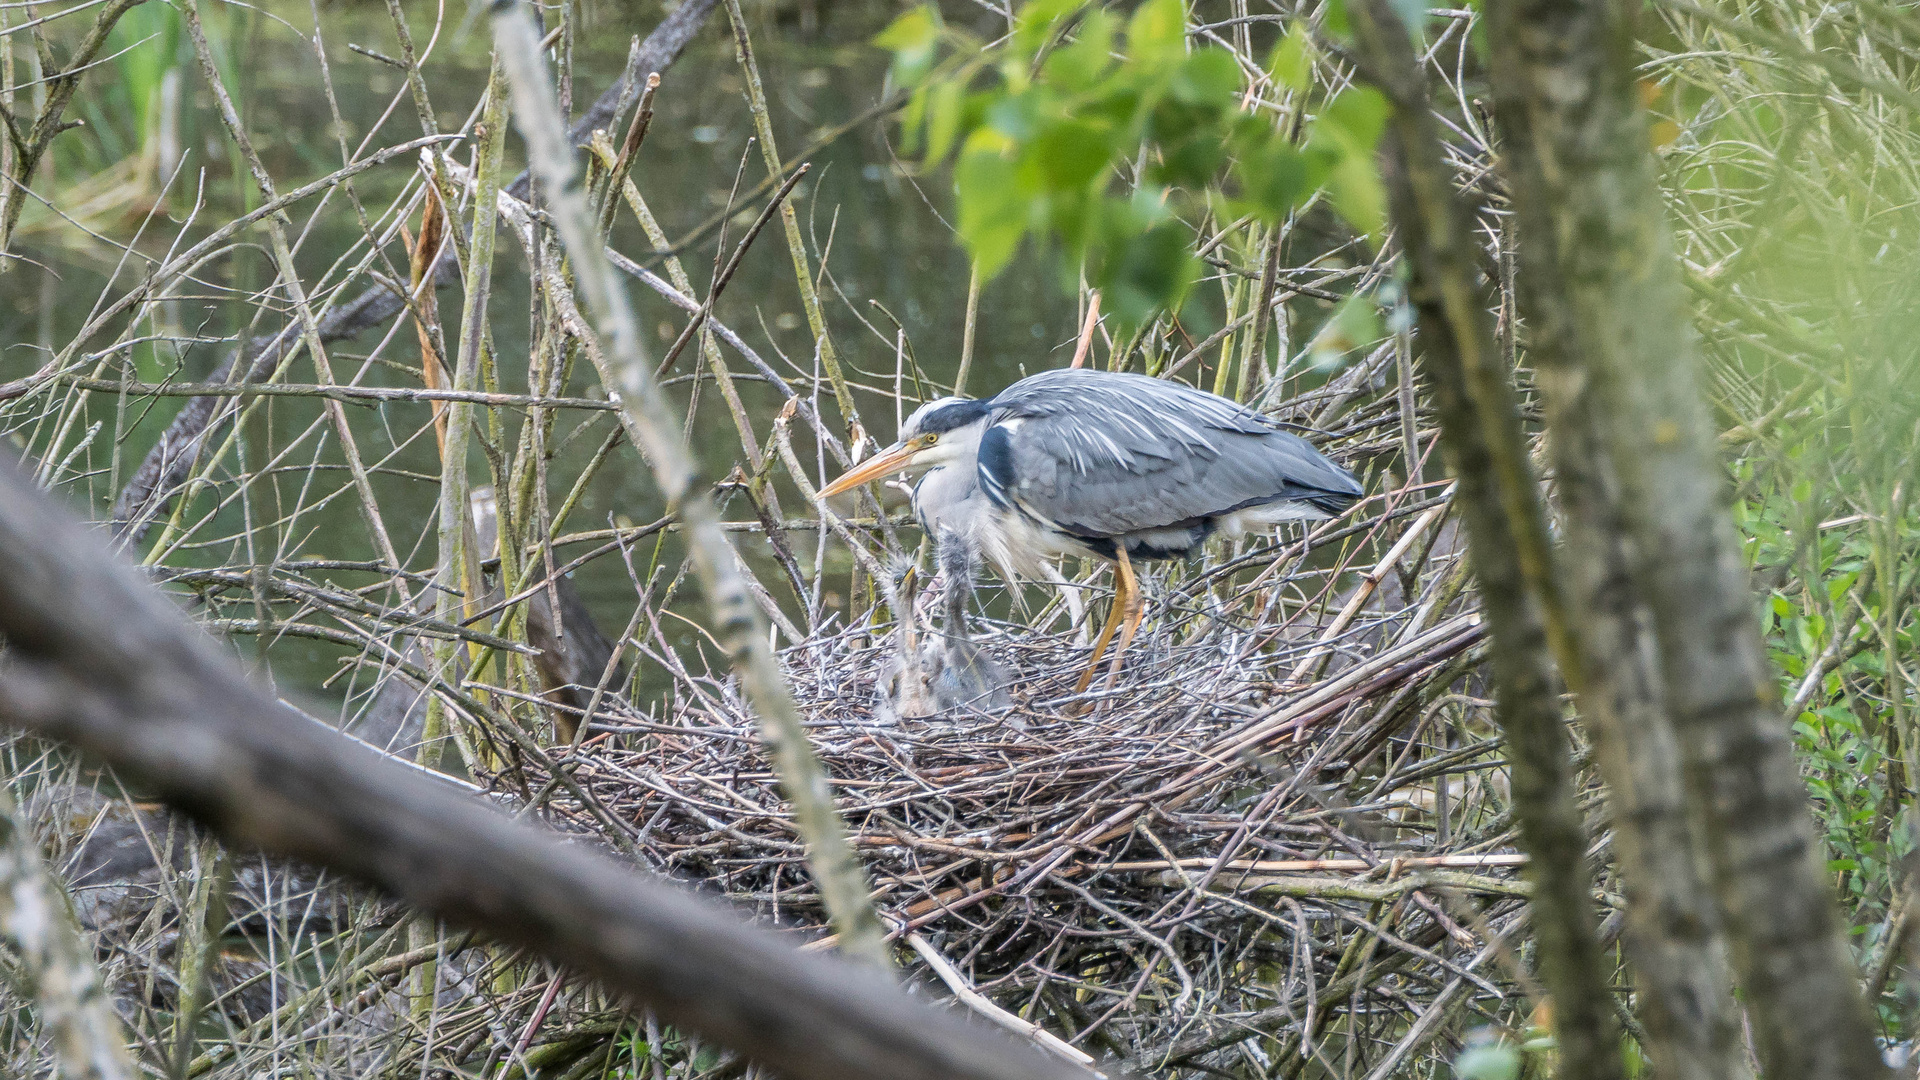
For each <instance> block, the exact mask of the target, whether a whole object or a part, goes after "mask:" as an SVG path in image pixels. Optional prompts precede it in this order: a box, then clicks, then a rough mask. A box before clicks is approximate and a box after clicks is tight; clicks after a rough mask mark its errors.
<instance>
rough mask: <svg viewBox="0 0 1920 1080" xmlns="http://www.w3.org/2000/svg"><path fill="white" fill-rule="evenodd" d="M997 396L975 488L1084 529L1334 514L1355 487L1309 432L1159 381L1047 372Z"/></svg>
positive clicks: (1117, 530)
mask: <svg viewBox="0 0 1920 1080" xmlns="http://www.w3.org/2000/svg"><path fill="white" fill-rule="evenodd" d="M993 404H994V406H995V422H994V428H995V429H997V430H991V431H989V437H988V438H987V439H986V440H985V441H983V444H982V447H981V451H982V453H981V473H982V476H981V479H982V482H983V486H985V487H986V488H987V489H988V491H989V493H992V494H996V495H999V496H1002V497H1007V496H1010V497H1012V498H1013V499H1016V500H1017V501H1019V502H1022V503H1025V504H1026V505H1027V506H1028V507H1029V508H1031V509H1032V510H1033V511H1034V512H1036V513H1038V514H1040V515H1041V516H1043V517H1045V518H1046V519H1047V520H1049V521H1052V522H1055V523H1057V524H1059V525H1062V526H1064V527H1067V528H1068V529H1069V531H1071V532H1075V533H1078V534H1081V535H1085V536H1115V535H1119V534H1122V533H1127V532H1134V531H1137V530H1141V529H1151V528H1157V527H1163V526H1172V525H1180V524H1188V523H1196V522H1198V521H1201V520H1204V519H1206V518H1209V517H1213V516H1216V515H1220V514H1225V513H1229V512H1232V511H1234V510H1238V509H1243V508H1246V507H1249V506H1255V505H1260V504H1264V503H1271V502H1278V501H1284V500H1298V501H1303V502H1312V503H1315V504H1316V505H1318V506H1320V507H1322V508H1323V509H1329V510H1336V511H1337V510H1338V509H1340V508H1343V507H1345V506H1346V505H1348V504H1350V503H1351V502H1352V501H1353V500H1354V498H1356V497H1357V496H1358V495H1359V494H1360V493H1361V487H1360V484H1359V483H1358V481H1356V480H1355V479H1354V478H1353V476H1352V474H1350V473H1348V472H1347V471H1346V470H1345V469H1342V468H1340V467H1339V466H1337V465H1334V464H1333V463H1332V462H1330V461H1328V460H1327V459H1326V458H1324V457H1321V456H1320V455H1319V453H1317V452H1316V451H1315V450H1314V449H1313V447H1312V446H1310V445H1308V443H1307V442H1306V440H1304V439H1301V438H1299V437H1298V436H1296V435H1292V434H1290V433H1288V432H1284V431H1281V430H1279V429H1278V428H1277V427H1276V426H1275V425H1274V424H1273V423H1272V422H1270V421H1268V420H1267V419H1265V418H1264V417H1261V416H1260V415H1259V414H1257V413H1254V412H1252V411H1250V410H1248V409H1245V408H1243V407H1241V406H1240V405H1237V404H1235V403H1234V402H1231V401H1228V400H1227V399H1225V398H1222V397H1217V396H1215V395H1213V394H1208V393H1205V392H1203V391H1200V390H1195V389H1193V388H1192V387H1188V386H1184V385H1181V384H1179V383H1175V382H1170V381H1168V380H1165V379H1155V378H1150V377H1147V376H1144V375H1127V374H1115V373H1111V372H1088V371H1075V370H1060V371H1049V372H1045V373H1043V374H1040V375H1035V376H1032V377H1031V378H1027V379H1023V380H1021V381H1020V382H1018V383H1015V384H1014V385H1013V386H1011V387H1008V388H1007V389H1006V390H1005V391H1003V392H1002V393H1001V394H999V395H998V396H996V397H995V398H994V399H993ZM995 443H999V444H1000V445H998V446H995V445H993V444H995ZM990 471H992V472H993V473H994V474H995V475H989V473H990ZM1008 481H1011V483H1008Z"/></svg>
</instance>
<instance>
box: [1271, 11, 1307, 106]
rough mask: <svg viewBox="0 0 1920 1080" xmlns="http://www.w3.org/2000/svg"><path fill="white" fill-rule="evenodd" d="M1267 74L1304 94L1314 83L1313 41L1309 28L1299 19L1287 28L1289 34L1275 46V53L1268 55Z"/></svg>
mask: <svg viewBox="0 0 1920 1080" xmlns="http://www.w3.org/2000/svg"><path fill="white" fill-rule="evenodd" d="M1267 74H1269V75H1272V76H1273V81H1274V82H1277V83H1279V84H1280V85H1281V86H1284V87H1286V88H1287V89H1289V90H1291V91H1293V92H1294V93H1296V94H1304V93H1306V92H1307V88H1308V87H1309V86H1312V85H1313V42H1312V40H1311V39H1309V38H1308V37H1307V28H1306V26H1305V25H1303V24H1302V23H1300V22H1299V21H1298V20H1296V21H1295V22H1294V24H1293V25H1292V26H1290V27H1288V28H1287V36H1286V37H1284V38H1281V39H1280V44H1278V45H1275V46H1274V47H1273V54H1272V55H1270V56H1268V57H1267Z"/></svg>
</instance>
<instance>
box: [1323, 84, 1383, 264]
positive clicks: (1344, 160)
mask: <svg viewBox="0 0 1920 1080" xmlns="http://www.w3.org/2000/svg"><path fill="white" fill-rule="evenodd" d="M1386 126H1387V99H1386V98H1385V97H1383V96H1382V95H1381V94H1380V93H1379V91H1377V90H1373V89H1371V88H1367V87H1352V88H1350V89H1348V90H1346V91H1345V92H1344V93H1342V94H1341V95H1340V96H1339V97H1337V98H1335V99H1333V101H1331V102H1329V103H1328V105H1327V107H1326V109H1324V110H1323V111H1322V112H1321V114H1320V116H1319V118H1318V119H1316V120H1315V121H1314V125H1313V136H1312V138H1313V141H1314V142H1315V143H1317V144H1319V145H1318V150H1319V152H1320V153H1321V154H1323V155H1324V156H1325V157H1326V158H1327V160H1329V161H1330V162H1332V165H1331V168H1330V170H1329V172H1328V174H1327V179H1326V184H1327V201H1328V202H1330V203H1332V204H1333V208H1334V209H1335V210H1338V211H1339V212H1340V216H1341V217H1343V218H1345V219H1347V223H1348V224H1350V225H1352V226H1353V227H1354V228H1356V229H1358V230H1360V231H1361V232H1363V233H1365V234H1366V235H1367V237H1368V238H1369V239H1371V240H1372V241H1373V242H1374V244H1375V245H1376V246H1378V245H1379V243H1380V241H1381V239H1382V238H1383V237H1384V235H1385V232H1386V223H1387V193H1386V188H1385V187H1384V186H1383V185H1382V184H1381V182H1380V169H1379V164H1378V162H1377V161H1376V160H1375V157H1374V150H1375V148H1376V147H1378V146H1379V143H1380V135H1381V133H1382V132H1384V131H1385V130H1386Z"/></svg>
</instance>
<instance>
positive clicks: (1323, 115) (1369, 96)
mask: <svg viewBox="0 0 1920 1080" xmlns="http://www.w3.org/2000/svg"><path fill="white" fill-rule="evenodd" d="M1387 108H1388V106H1387V99H1386V96H1385V95H1383V94H1381V93H1380V91H1378V90H1375V89H1373V88H1372V87H1370V86H1355V87H1350V88H1348V89H1347V90H1346V91H1344V92H1343V93H1341V95H1340V96H1339V97H1337V98H1334V99H1333V100H1332V101H1331V102H1328V103H1327V107H1326V108H1325V109H1323V110H1321V112H1320V118H1319V119H1318V120H1317V121H1316V122H1315V124H1314V127H1315V129H1316V130H1318V131H1328V132H1330V133H1332V134H1334V135H1335V136H1336V137H1338V138H1339V139H1340V140H1341V141H1342V142H1343V143H1344V144H1345V148H1346V149H1347V150H1348V151H1349V152H1350V153H1361V154H1371V153H1373V151H1374V149H1375V148H1376V147H1378V146H1379V145H1380V136H1381V134H1382V133H1383V132H1385V131H1386V130H1387Z"/></svg>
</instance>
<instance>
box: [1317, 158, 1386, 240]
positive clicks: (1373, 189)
mask: <svg viewBox="0 0 1920 1080" xmlns="http://www.w3.org/2000/svg"><path fill="white" fill-rule="evenodd" d="M1327 201H1328V202H1329V203H1331V204H1333V208H1334V209H1335V210H1338V211H1340V216H1341V217H1343V218H1346V219H1347V224H1349V225H1352V226H1353V227H1354V228H1355V229H1357V230H1359V231H1360V232H1362V233H1365V234H1366V236H1367V238H1368V239H1369V240H1371V241H1372V242H1373V245H1374V247H1375V248H1378V247H1379V246H1380V243H1381V241H1382V240H1383V239H1384V238H1385V236H1386V230H1387V190H1386V187H1385V186H1384V185H1383V184H1382V183H1381V182H1380V168H1379V165H1378V164H1377V163H1376V162H1375V161H1374V158H1373V155H1372V154H1366V155H1360V154H1348V155H1347V156H1346V157H1344V158H1342V159H1341V161H1340V164H1338V165H1335V166H1334V167H1333V171H1332V172H1330V173H1328V174H1327Z"/></svg>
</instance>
